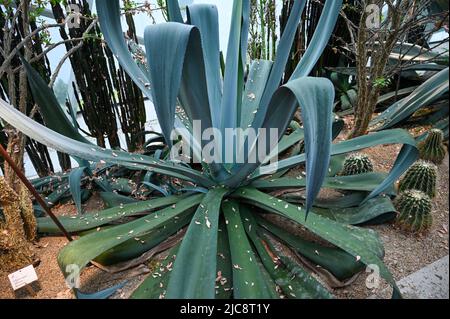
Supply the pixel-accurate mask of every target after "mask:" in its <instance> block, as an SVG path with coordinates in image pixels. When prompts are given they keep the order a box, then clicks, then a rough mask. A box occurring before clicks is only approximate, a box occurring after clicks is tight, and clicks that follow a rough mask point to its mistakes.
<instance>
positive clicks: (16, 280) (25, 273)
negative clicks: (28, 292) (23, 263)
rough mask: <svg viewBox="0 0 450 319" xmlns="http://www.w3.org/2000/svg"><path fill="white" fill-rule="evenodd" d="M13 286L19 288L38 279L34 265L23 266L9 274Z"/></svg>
mask: <svg viewBox="0 0 450 319" xmlns="http://www.w3.org/2000/svg"><path fill="white" fill-rule="evenodd" d="M8 278H9V281H10V282H11V286H12V288H13V289H14V291H15V290H18V289H20V288H22V287H25V286H27V285H29V284H31V283H33V282H35V281H37V280H38V277H37V274H36V271H35V270H34V267H33V265H30V266H28V267H25V268H22V269H20V270H18V271H16V272H14V273H12V274H9V275H8Z"/></svg>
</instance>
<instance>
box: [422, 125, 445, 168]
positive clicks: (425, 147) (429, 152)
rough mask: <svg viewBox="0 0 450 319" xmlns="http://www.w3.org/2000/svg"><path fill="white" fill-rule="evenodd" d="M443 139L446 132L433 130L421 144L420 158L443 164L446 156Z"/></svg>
mask: <svg viewBox="0 0 450 319" xmlns="http://www.w3.org/2000/svg"><path fill="white" fill-rule="evenodd" d="M443 140H444V133H443V132H442V131H441V130H438V129H433V130H431V131H430V132H429V133H428V136H427V138H426V139H425V140H424V141H423V142H421V143H420V144H419V151H420V158H421V159H423V160H427V161H431V162H433V163H435V164H441V163H442V162H443V161H444V158H445V146H444V144H443Z"/></svg>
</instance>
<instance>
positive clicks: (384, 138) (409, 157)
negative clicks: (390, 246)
mask: <svg viewBox="0 0 450 319" xmlns="http://www.w3.org/2000/svg"><path fill="white" fill-rule="evenodd" d="M384 144H403V145H404V146H403V148H402V150H401V151H400V154H399V155H398V157H397V160H396V162H395V163H394V166H393V168H392V170H391V172H390V173H389V175H388V176H387V178H386V180H385V181H384V182H383V183H382V184H381V185H379V186H378V188H377V189H375V190H374V191H373V192H372V193H371V194H370V196H369V197H368V198H367V199H371V198H374V197H376V196H378V195H379V194H381V193H382V192H384V191H385V190H386V189H388V188H389V187H390V186H391V185H392V184H393V183H394V182H395V181H396V180H398V178H399V177H400V176H401V175H402V174H403V173H404V172H405V171H406V170H407V169H408V168H409V167H410V166H411V165H412V163H414V162H415V161H416V160H417V158H418V155H419V152H418V150H417V143H416V141H415V140H414V138H413V137H412V136H411V135H410V134H409V133H408V132H407V131H405V130H401V129H396V130H386V131H381V132H377V133H373V134H369V135H365V136H361V137H358V138H355V139H352V140H347V141H344V142H341V143H338V144H333V145H332V147H331V155H332V156H333V155H339V154H346V153H351V152H356V151H359V150H362V149H365V148H370V147H373V146H377V145H384ZM305 157H306V156H305V154H302V155H298V156H293V157H290V158H288V159H285V160H281V161H279V162H277V163H274V164H270V165H269V166H268V167H262V168H259V169H258V170H257V171H256V172H255V173H254V174H253V176H252V178H251V179H252V180H254V179H258V178H261V177H263V176H265V175H270V174H271V173H272V172H277V171H282V170H285V169H289V168H293V167H296V166H297V165H299V164H301V163H304V162H305Z"/></svg>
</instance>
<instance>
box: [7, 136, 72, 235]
mask: <svg viewBox="0 0 450 319" xmlns="http://www.w3.org/2000/svg"><path fill="white" fill-rule="evenodd" d="M0 154H1V156H2V157H3V158H4V159H5V160H6V161H7V162H8V164H9V166H11V168H12V169H13V171H14V172H15V173H16V174H17V176H18V177H19V178H20V180H21V181H22V183H23V184H24V185H25V186H26V187H27V188H28V190H29V191H30V192H31V194H33V196H34V198H35V199H36V201H37V202H38V203H39V205H41V207H42V208H43V209H44V210H45V212H46V213H47V214H48V216H50V218H51V219H52V220H53V222H54V223H55V224H56V226H58V228H59V230H61V232H62V233H63V234H64V236H66V238H67V239H68V240H69V241H73V238H72V237H71V236H70V234H69V233H68V232H67V230H66V229H65V228H64V226H63V225H62V224H61V222H60V221H59V220H58V218H57V217H56V216H55V215H54V214H53V213H52V211H51V209H50V208H49V207H48V206H47V204H46V203H45V201H44V200H43V199H42V197H41V195H39V193H38V192H37V191H36V189H35V188H34V187H33V185H31V183H30V182H29V181H28V179H27V178H26V177H25V175H24V174H23V173H22V171H21V170H20V169H19V168H18V167H17V165H16V164H15V163H14V161H13V160H12V158H11V157H10V156H9V154H8V152H6V151H5V149H4V148H3V146H2V145H1V144H0Z"/></svg>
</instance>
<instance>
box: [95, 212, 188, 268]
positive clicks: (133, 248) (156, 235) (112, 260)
mask: <svg viewBox="0 0 450 319" xmlns="http://www.w3.org/2000/svg"><path fill="white" fill-rule="evenodd" d="M194 211H195V209H194V208H191V209H189V210H187V211H186V212H185V213H184V214H182V215H180V216H179V217H177V218H176V219H173V220H171V221H169V222H167V223H165V224H164V225H163V226H162V227H159V228H157V229H153V230H151V231H149V232H147V233H145V234H142V235H140V236H136V237H135V238H132V239H129V240H127V241H126V242H124V243H122V244H120V245H117V246H114V247H112V248H111V249H108V250H107V251H105V252H103V253H102V254H101V255H99V256H97V257H96V258H95V259H94V261H95V262H97V263H99V264H100V265H102V266H113V265H118V264H123V263H126V262H128V261H131V260H134V259H136V258H139V257H141V256H142V255H143V254H145V253H146V252H148V251H150V250H152V249H154V248H155V247H157V246H158V245H161V244H162V243H163V242H164V241H166V240H168V239H169V238H170V237H171V236H176V234H177V233H178V232H179V231H180V230H181V229H182V228H183V227H185V226H187V225H188V224H189V222H190V220H191V218H192V215H193V213H194ZM155 216H157V215H155ZM152 217H154V216H152ZM158 218H159V217H158Z"/></svg>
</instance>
